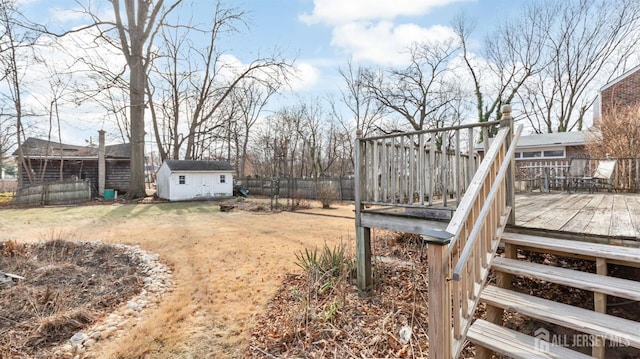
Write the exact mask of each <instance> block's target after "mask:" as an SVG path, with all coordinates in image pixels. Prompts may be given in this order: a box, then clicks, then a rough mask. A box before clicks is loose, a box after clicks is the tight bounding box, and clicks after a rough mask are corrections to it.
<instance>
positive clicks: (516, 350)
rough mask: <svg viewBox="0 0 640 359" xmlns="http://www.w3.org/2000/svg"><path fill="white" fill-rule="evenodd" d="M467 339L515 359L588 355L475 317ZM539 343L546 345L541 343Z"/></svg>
mask: <svg viewBox="0 0 640 359" xmlns="http://www.w3.org/2000/svg"><path fill="white" fill-rule="evenodd" d="M467 339H468V340H469V341H471V342H472V343H474V344H475V345H477V346H481V347H484V348H487V349H491V350H493V351H494V352H496V353H501V354H504V355H507V356H509V357H511V358H515V359H533V358H557V359H587V358H592V357H591V356H589V355H585V354H582V353H579V352H577V351H575V350H571V349H567V348H565V347H562V346H559V345H552V344H551V343H546V342H540V341H539V340H537V339H536V338H534V337H532V336H530V335H526V334H523V333H519V332H516V331H513V330H511V329H507V328H505V327H501V326H499V325H495V324H493V323H490V322H488V321H486V320H482V319H477V320H476V321H475V322H473V324H472V325H471V327H470V328H469V331H468V333H467ZM541 343H544V344H547V345H541Z"/></svg>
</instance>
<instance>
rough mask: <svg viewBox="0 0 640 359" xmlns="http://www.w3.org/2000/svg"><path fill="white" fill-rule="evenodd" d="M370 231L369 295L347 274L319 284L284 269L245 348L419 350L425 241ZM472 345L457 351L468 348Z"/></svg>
mask: <svg viewBox="0 0 640 359" xmlns="http://www.w3.org/2000/svg"><path fill="white" fill-rule="evenodd" d="M376 234H377V238H376V240H374V241H372V245H373V249H372V250H373V255H374V256H377V257H381V259H380V260H377V261H375V265H374V270H373V271H374V285H375V290H374V295H373V296H372V297H370V298H366V299H363V298H360V297H358V294H357V287H356V286H355V282H354V278H353V275H352V276H351V278H348V280H344V281H339V282H338V283H331V284H329V285H325V286H324V287H323V286H322V284H324V283H320V286H318V285H316V284H315V283H310V282H311V281H310V280H309V279H310V278H309V277H308V276H307V275H305V274H297V275H289V276H287V277H286V279H285V280H284V282H283V284H282V286H281V287H280V288H279V290H278V292H277V294H276V295H275V297H274V298H273V299H272V300H271V302H270V304H269V306H268V308H267V311H266V313H265V314H264V316H262V317H261V318H260V319H259V321H258V323H257V325H256V326H255V328H254V330H253V333H252V337H251V341H250V344H249V346H248V348H247V350H246V352H245V356H246V357H247V358H265V357H268V358H273V357H277V358H281V357H301V358H326V357H331V358H356V357H357V358H411V357H427V355H428V351H429V344H428V337H427V329H428V320H427V315H428V308H427V301H428V283H427V278H426V269H427V261H426V259H427V258H426V251H424V250H423V249H424V248H425V247H423V246H422V245H421V243H420V242H421V241H420V239H419V237H417V236H414V235H406V234H396V233H393V232H386V231H384V232H383V231H376ZM327 287H328V288H329V289H325V291H322V288H327ZM407 328H413V329H412V330H411V333H410V335H408V336H409V337H411V340H410V341H408V342H407V341H405V340H403V338H402V337H403V336H405V335H406V334H407ZM401 333H402V334H401ZM472 350H473V349H472V348H468V349H465V354H464V355H466V356H473V351H472Z"/></svg>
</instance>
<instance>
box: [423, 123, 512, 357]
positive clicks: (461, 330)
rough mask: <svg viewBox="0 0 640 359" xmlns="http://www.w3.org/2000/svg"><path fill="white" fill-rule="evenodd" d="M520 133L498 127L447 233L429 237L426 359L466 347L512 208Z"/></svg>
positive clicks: (451, 353)
mask: <svg viewBox="0 0 640 359" xmlns="http://www.w3.org/2000/svg"><path fill="white" fill-rule="evenodd" d="M521 132H522V127H521V126H520V127H519V129H518V131H517V132H516V134H515V136H514V135H513V132H512V130H511V129H510V128H509V127H503V128H501V129H500V130H499V131H498V135H497V136H496V137H495V138H494V141H493V142H492V143H491V147H490V148H489V150H488V151H487V152H486V156H485V158H484V159H483V161H482V163H481V164H480V167H479V168H478V171H477V172H476V173H475V175H474V177H473V179H472V181H471V183H470V184H469V188H468V190H467V192H466V193H465V195H464V197H463V198H462V201H461V202H460V205H459V206H458V209H457V210H456V212H455V214H454V216H453V218H452V219H451V221H450V222H449V225H448V227H447V229H446V231H445V232H441V233H440V234H435V236H434V237H432V238H427V240H428V242H429V245H428V247H427V251H428V260H429V332H428V335H429V351H430V353H429V357H430V358H443V359H444V358H446V359H449V358H457V357H458V355H459V353H460V351H461V350H462V348H463V347H464V345H465V342H466V333H467V331H468V329H469V326H470V325H471V322H472V320H473V314H474V311H475V309H476V306H477V304H478V301H479V296H480V291H481V290H482V288H483V286H484V284H485V282H486V280H487V276H488V273H489V268H490V266H491V261H492V258H493V256H494V254H495V252H496V249H497V246H498V243H499V242H500V238H501V236H502V231H503V230H504V227H505V225H506V223H507V221H508V218H509V215H510V212H511V207H510V206H509V201H508V200H507V198H508V196H509V191H510V188H509V186H508V183H509V181H510V177H511V174H510V169H511V164H512V163H513V154H514V152H515V145H516V143H517V140H518V138H519V136H520V133H521Z"/></svg>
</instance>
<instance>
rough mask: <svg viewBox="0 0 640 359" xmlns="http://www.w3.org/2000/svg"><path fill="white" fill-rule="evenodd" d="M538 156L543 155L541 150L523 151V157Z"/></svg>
mask: <svg viewBox="0 0 640 359" xmlns="http://www.w3.org/2000/svg"><path fill="white" fill-rule="evenodd" d="M538 157H542V152H540V151H526V152H522V158H538Z"/></svg>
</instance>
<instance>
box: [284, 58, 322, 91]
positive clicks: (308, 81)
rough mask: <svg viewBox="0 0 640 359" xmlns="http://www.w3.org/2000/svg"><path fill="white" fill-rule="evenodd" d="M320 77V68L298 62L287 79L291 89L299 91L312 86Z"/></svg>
mask: <svg viewBox="0 0 640 359" xmlns="http://www.w3.org/2000/svg"><path fill="white" fill-rule="evenodd" d="M319 79H320V70H318V68H317V67H315V66H313V65H311V64H308V63H304V62H300V63H298V64H297V65H296V66H295V74H293V78H292V80H291V81H289V86H290V87H291V90H292V91H300V90H306V89H309V88H312V87H313V86H314V85H315V84H316V83H318V80H319Z"/></svg>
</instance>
